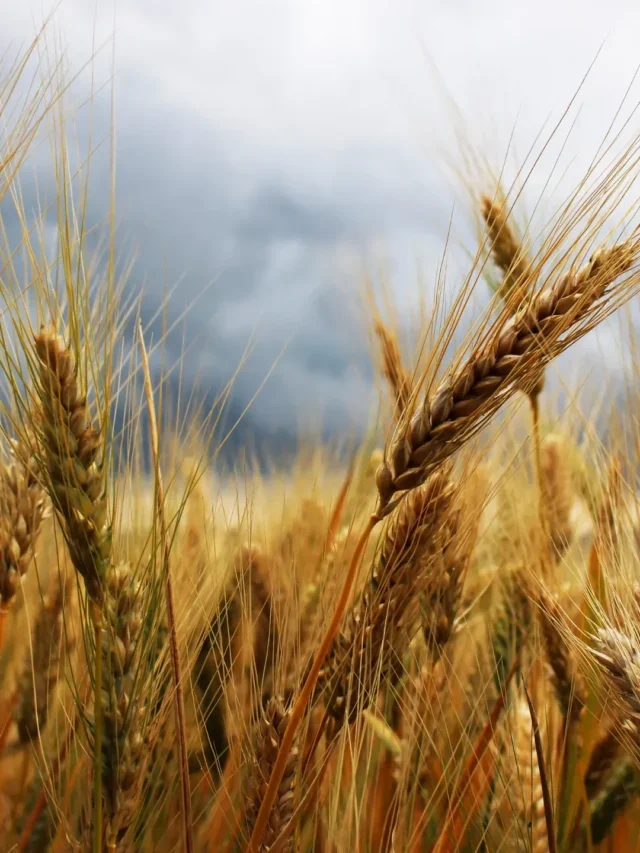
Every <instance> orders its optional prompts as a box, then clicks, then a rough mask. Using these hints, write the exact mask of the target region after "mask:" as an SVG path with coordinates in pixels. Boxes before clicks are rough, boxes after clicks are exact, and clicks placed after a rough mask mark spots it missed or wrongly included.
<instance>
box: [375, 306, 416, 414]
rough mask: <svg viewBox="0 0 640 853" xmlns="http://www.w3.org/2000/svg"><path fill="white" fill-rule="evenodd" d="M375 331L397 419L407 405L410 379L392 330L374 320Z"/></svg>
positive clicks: (383, 370) (409, 394) (383, 371)
mask: <svg viewBox="0 0 640 853" xmlns="http://www.w3.org/2000/svg"><path fill="white" fill-rule="evenodd" d="M375 331H376V335H377V337H378V342H379V344H380V353H381V355H382V373H383V375H384V377H385V379H386V380H387V382H388V384H389V388H390V389H391V393H392V394H393V399H394V402H395V416H396V418H398V419H399V418H400V417H402V415H403V413H404V412H405V411H406V409H407V406H408V405H409V398H410V396H411V379H410V377H409V375H408V374H407V372H406V371H405V369H404V367H403V365H402V356H401V355H400V347H399V346H398V341H397V340H396V337H395V335H394V334H393V332H392V331H391V330H390V329H389V328H387V326H385V324H384V323H383V322H382V321H381V320H376V322H375Z"/></svg>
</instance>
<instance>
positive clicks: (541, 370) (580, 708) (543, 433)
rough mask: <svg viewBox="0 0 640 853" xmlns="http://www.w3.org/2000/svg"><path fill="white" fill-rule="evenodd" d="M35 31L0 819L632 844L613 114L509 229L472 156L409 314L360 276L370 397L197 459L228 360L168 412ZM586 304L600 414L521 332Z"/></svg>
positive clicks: (626, 453)
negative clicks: (99, 234) (386, 310)
mask: <svg viewBox="0 0 640 853" xmlns="http://www.w3.org/2000/svg"><path fill="white" fill-rule="evenodd" d="M37 45H38V42H37V40H36V42H34V44H33V45H32V46H31V48H30V49H29V51H27V53H26V54H25V56H24V57H22V58H21V59H20V60H19V61H18V62H17V63H16V64H14V65H11V66H7V65H6V64H5V65H4V66H3V67H2V69H0V70H1V72H2V83H1V87H2V97H1V98H0V106H1V108H2V109H3V111H4V112H5V114H4V115H3V119H5V118H6V119H7V121H3V125H6V128H7V129H6V131H5V132H4V133H3V139H2V150H1V152H0V164H1V165H0V199H1V200H2V205H3V207H2V208H0V217H1V216H2V211H3V209H4V210H6V209H7V207H11V209H12V210H13V211H17V212H18V213H19V221H20V238H19V241H18V245H17V246H16V245H14V244H13V243H12V242H11V241H10V240H9V239H8V237H7V233H6V228H5V224H4V222H3V224H2V239H0V255H1V264H0V266H1V268H2V272H1V274H0V311H1V312H2V318H1V320H2V324H1V327H0V376H1V377H2V379H1V384H0V389H1V391H0V450H1V454H0V686H1V689H0V849H2V850H4V851H20V853H22V851H46V850H51V851H58V852H59V851H66V850H88V851H94V853H101V851H160V853H164V851H174V850H175V851H212V853H214V851H215V853H221V851H229V853H235V851H246V853H258V851H270V853H276V851H283V853H286V851H303V852H304V853H312V851H313V853H325V851H326V853H340V851H346V850H352V851H357V853H383V851H403V853H404V851H411V853H454V851H469V852H470V851H486V853H492V851H496V853H497V852H498V851H531V853H555V851H566V853H569V851H584V853H592V851H594V853H595V851H632V850H636V849H639V846H640V501H639V500H638V497H637V494H638V491H637V482H636V480H637V473H636V472H637V471H638V462H639V461H640V459H639V457H638V453H639V451H640V443H639V442H638V419H637V414H638V410H637V406H636V402H635V401H636V396H635V391H636V388H637V382H638V378H639V372H640V368H639V367H638V363H637V361H636V359H635V356H634V346H633V344H634V338H633V325H632V323H631V324H629V323H628V320H629V316H630V315H629V314H625V313H624V309H625V306H630V305H632V303H633V302H634V301H635V300H636V297H637V292H638V290H639V289H640V234H639V233H638V230H637V229H636V228H635V227H634V214H635V209H636V204H637V201H638V199H637V198H634V196H633V191H634V181H635V178H636V169H637V166H638V159H639V157H638V155H639V154H640V137H638V138H636V139H635V140H634V141H633V142H632V143H631V144H629V145H628V146H626V147H624V148H623V150H622V151H619V152H617V153H615V156H612V157H610V159H609V160H606V159H605V158H601V159H599V160H598V161H597V162H595V163H594V164H593V167H592V168H591V169H590V171H589V173H588V174H586V175H585V176H584V177H583V179H582V180H581V181H580V182H579V184H578V185H577V186H576V187H575V189H574V191H573V192H572V193H570V194H569V195H568V197H567V199H566V200H565V202H564V203H563V204H562V206H561V207H560V208H559V209H558V210H557V211H556V212H555V213H554V215H553V216H552V217H550V219H549V222H548V223H547V227H546V229H545V230H544V232H543V233H542V236H541V237H540V239H537V240H535V239H529V238H528V237H527V238H525V235H524V232H522V231H521V229H520V228H519V226H518V224H517V214H518V201H517V198H516V200H515V201H514V199H513V194H510V193H509V192H508V188H504V187H502V186H501V185H500V182H493V183H492V182H491V181H490V180H488V178H487V179H486V180H484V182H483V180H482V170H480V173H479V177H477V178H475V179H474V181H472V182H471V183H470V185H469V189H470V193H469V203H470V207H471V208H472V211H471V212H472V215H473V216H474V217H475V220H476V221H477V223H478V242H477V246H476V247H475V255H474V256H473V257H472V258H471V259H470V263H469V271H468V275H467V276H466V277H465V278H464V280H462V281H459V282H456V285H455V288H454V291H453V296H451V292H450V291H447V292H446V293H445V291H444V289H442V290H441V291H438V294H439V295H438V296H437V298H436V302H437V306H438V307H437V310H434V312H433V317H432V319H431V320H430V321H429V322H428V323H427V324H426V326H427V327H426V328H425V329H424V330H423V331H424V334H423V337H422V340H421V342H420V345H419V346H418V347H416V348H414V349H412V348H411V347H409V346H407V345H406V342H404V341H402V340H401V339H400V338H399V336H398V333H397V330H396V328H395V326H394V324H393V323H392V322H391V321H390V320H388V319H385V316H383V313H382V312H380V311H378V309H377V308H376V307H375V306H374V305H370V307H369V316H368V323H369V326H370V329H371V335H372V340H373V341H374V342H375V350H374V352H373V353H372V357H373V362H374V364H375V366H376V370H377V372H378V376H379V380H380V388H381V393H380V398H379V407H378V409H377V411H376V412H374V413H372V421H373V422H375V423H377V424H378V425H379V426H378V428H377V429H375V430H373V431H371V432H370V433H369V434H367V436H366V437H365V438H364V439H363V440H362V441H361V443H360V445H359V446H358V447H357V448H355V450H354V451H353V452H352V453H351V454H350V455H349V458H345V454H344V452H342V453H340V452H337V451H336V450H335V448H332V447H330V446H326V445H322V444H321V443H318V445H317V446H315V447H304V448H303V449H302V450H301V451H300V453H299V455H298V457H297V458H296V459H294V460H293V461H291V462H289V463H287V464H286V465H285V464H281V465H278V464H277V463H274V464H273V466H271V467H270V469H269V470H268V472H265V471H264V469H262V468H261V467H260V466H258V465H257V464H255V465H254V464H252V463H251V462H250V461H248V459H247V458H244V459H243V460H242V461H240V460H239V461H238V465H237V466H235V467H233V466H232V468H231V470H230V471H227V472H226V473H221V470H222V469H221V468H220V467H219V466H216V460H217V456H218V454H219V452H220V445H221V443H222V442H221V439H220V431H219V430H218V429H217V426H218V423H219V421H220V418H221V417H222V413H223V411H224V403H225V396H226V393H227V392H226V391H225V394H222V395H221V397H220V400H219V404H218V405H216V406H214V407H213V409H212V410H211V411H207V412H202V411H201V412H198V413H197V417H196V415H195V414H194V416H193V418H192V419H191V420H190V421H189V422H187V423H176V421H175V418H173V419H172V416H171V410H172V408H171V404H170V401H168V399H167V394H166V393H165V384H164V376H163V375H162V374H160V375H158V374H157V372H156V373H152V371H151V369H150V366H149V364H150V360H151V358H152V357H153V356H154V355H157V354H158V353H160V352H161V351H162V343H163V342H162V340H152V339H151V337H150V335H149V334H148V330H145V329H144V328H143V326H142V324H141V322H140V310H139V309H140V304H139V302H137V301H136V300H135V299H134V300H132V299H131V298H130V296H129V295H128V292H127V289H126V286H125V284H126V276H125V275H123V272H122V269H121V263H120V259H119V252H118V246H117V239H116V236H115V233H116V232H115V229H114V227H113V222H114V217H115V210H114V209H112V210H110V211H106V212H105V213H106V219H107V227H106V229H105V233H106V234H107V240H106V246H107V248H106V251H105V252H103V253H102V255H101V256H100V257H95V256H94V255H93V254H92V252H91V251H90V247H89V241H88V236H89V234H88V227H87V223H86V220H85V209H84V203H85V198H84V196H83V191H82V188H83V187H84V184H83V178H82V173H78V172H76V171H75V170H74V168H72V167H71V165H70V163H71V158H70V156H69V147H68V146H69V141H68V140H69V136H68V118H67V114H66V111H65V107H64V103H65V101H64V87H62V86H61V85H60V83H59V79H58V76H57V70H56V68H55V67H53V70H52V65H50V64H47V63H44V66H43V72H44V71H46V70H47V69H48V70H49V73H48V74H44V73H43V78H42V81H43V82H42V84H41V85H39V86H36V87H31V88H30V90H29V97H28V98H27V99H21V100H19V103H18V105H17V106H16V104H15V97H14V96H15V93H16V92H18V91H19V87H18V82H19V80H20V77H21V75H22V74H23V73H24V70H25V68H26V67H27V65H26V62H27V60H28V59H29V58H30V57H31V56H32V55H33V54H34V52H37V49H38V47H37ZM9 117H11V120H10V121H9ZM43 137H46V138H48V139H51V140H53V145H52V146H51V151H52V155H51V156H52V162H53V165H54V171H55V175H56V194H55V198H54V199H53V200H51V201H50V202H49V203H48V207H47V209H46V212H47V213H49V214H50V212H51V210H53V211H55V215H56V218H57V230H56V240H55V248H54V249H53V250H52V248H51V245H50V242H48V241H47V239H45V235H44V233H43V228H42V225H43V223H44V215H45V211H44V210H43V211H40V212H39V214H38V215H37V216H36V220H35V222H34V221H33V215H32V212H30V211H28V210H25V208H24V206H23V203H22V196H21V192H20V183H19V175H20V170H21V168H22V167H23V164H24V163H26V162H28V157H29V153H30V151H31V150H32V148H33V146H34V145H37V144H39V141H40V140H41V139H42V138H43ZM485 177H486V175H485ZM439 287H440V284H438V285H437V288H439ZM482 288H484V289H485V292H487V293H490V294H492V296H491V301H490V304H489V306H488V308H487V309H486V310H484V311H483V312H481V315H480V316H479V317H477V318H476V320H475V322H474V323H473V324H472V327H471V328H470V330H469V331H468V332H467V331H465V333H464V334H461V332H460V330H461V328H462V326H461V322H462V317H463V315H464V313H465V310H466V308H467V306H468V305H469V304H470V300H471V297H472V295H473V294H474V293H476V292H477V291H478V290H480V289H482ZM616 319H619V322H620V328H621V329H622V330H623V332H622V333H621V334H623V335H624V334H626V332H625V331H624V330H625V329H627V328H628V329H630V330H631V331H630V333H629V338H630V340H629V346H628V355H629V359H628V364H627V365H626V366H625V370H626V373H625V375H626V376H627V377H628V394H627V396H626V398H625V403H624V405H623V406H620V405H619V401H618V404H616V401H614V400H612V399H611V400H607V399H605V400H604V403H603V405H604V406H605V408H606V406H607V404H610V406H611V412H610V413H609V415H610V417H609V421H608V428H607V429H606V430H603V431H599V430H597V429H595V428H594V427H593V423H594V416H593V413H591V412H587V411H585V410H584V409H583V408H581V406H580V405H579V404H578V401H577V399H576V398H574V397H572V396H571V395H565V396H564V397H563V398H561V399H560V398H559V397H558V395H556V394H554V392H553V390H552V389H551V388H550V387H549V383H548V381H547V380H548V371H547V368H548V366H549V365H550V364H551V363H552V362H553V361H554V359H556V358H557V357H558V356H560V355H561V354H562V353H564V352H565V351H566V350H567V349H568V348H569V347H571V346H572V345H573V344H574V343H575V342H577V341H578V340H580V339H581V338H583V337H584V336H585V335H588V334H589V333H590V332H592V330H593V329H594V328H595V327H596V326H597V325H598V324H600V323H601V322H603V321H605V320H609V322H612V321H616ZM625 323H627V325H625ZM125 329H126V330H128V333H129V338H128V340H130V342H131V344H130V346H124V345H123V344H122V341H123V340H124V334H125V331H124V330H125ZM131 330H134V332H133V335H131V334H130V332H131ZM410 351H411V352H412V353H413V354H410ZM267 393H268V392H267ZM604 396H605V398H606V396H607V395H606V393H605V395H604Z"/></svg>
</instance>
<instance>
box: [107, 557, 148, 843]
mask: <svg viewBox="0 0 640 853" xmlns="http://www.w3.org/2000/svg"><path fill="white" fill-rule="evenodd" d="M104 605H105V606H104V620H103V625H104V628H103V632H104V636H103V640H102V654H103V661H102V696H101V702H102V718H103V726H104V734H103V738H102V774H103V792H104V797H105V804H106V809H105V815H104V817H105V827H104V831H105V835H106V840H107V849H108V850H115V849H116V845H117V842H118V839H119V838H120V837H121V836H122V835H124V833H125V832H126V830H127V828H128V827H129V825H130V823H131V821H132V819H133V817H134V816H135V812H136V804H137V795H138V791H139V786H140V779H141V777H142V771H143V761H144V754H145V742H144V735H143V733H144V725H145V718H146V713H147V705H146V701H145V698H144V696H145V692H146V690H148V685H146V684H144V683H143V679H142V678H141V671H140V641H141V631H142V624H143V612H142V601H141V590H140V587H139V584H138V583H137V581H136V580H135V578H134V576H133V573H132V570H131V567H130V566H129V565H128V564H126V563H122V564H121V565H119V566H116V567H115V568H114V569H113V570H112V571H111V573H110V575H109V580H108V583H107V587H106V594H105V600H104Z"/></svg>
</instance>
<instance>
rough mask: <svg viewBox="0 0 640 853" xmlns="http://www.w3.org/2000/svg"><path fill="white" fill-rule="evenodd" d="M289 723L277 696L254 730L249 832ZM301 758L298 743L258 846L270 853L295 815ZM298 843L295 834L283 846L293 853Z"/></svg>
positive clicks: (248, 795)
mask: <svg viewBox="0 0 640 853" xmlns="http://www.w3.org/2000/svg"><path fill="white" fill-rule="evenodd" d="M288 722H289V713H288V712H287V711H286V710H285V707H284V703H283V700H282V699H281V698H280V697H277V696H273V697H272V698H271V699H269V701H268V702H267V705H266V708H265V709H264V711H262V713H261V717H260V720H259V722H258V725H257V727H256V731H255V733H254V740H253V760H252V762H251V764H250V767H249V773H248V776H247V782H246V794H245V800H246V811H245V820H246V827H247V831H248V833H249V835H251V833H252V832H253V829H254V826H255V822H256V818H257V816H258V812H259V810H260V805H261V803H262V801H263V799H264V795H265V792H266V789H267V784H268V782H269V779H270V777H271V773H272V770H273V765H274V763H275V760H276V757H277V755H278V750H279V749H280V746H281V742H282V736H283V734H284V732H285V730H286V727H287V723H288ZM298 757H299V753H298V749H297V748H296V747H295V746H294V747H292V749H291V750H290V751H289V754H288V757H287V765H286V768H285V772H284V774H283V775H282V779H281V780H280V784H279V786H278V794H277V797H276V799H275V801H274V803H273V805H272V807H271V809H270V811H269V816H268V820H267V825H266V828H265V832H264V835H263V837H262V842H261V843H260V846H259V848H258V850H259V853H266V851H268V850H270V849H271V847H272V845H273V843H274V842H275V840H276V839H277V838H278V836H279V835H280V832H281V831H282V829H283V828H284V827H285V826H286V825H287V823H288V822H289V820H290V819H291V817H292V815H293V806H294V798H295V788H296V774H297V771H298ZM294 842H295V836H293V835H290V836H289V838H288V839H287V841H286V842H285V843H284V846H283V847H281V848H280V849H281V850H282V851H283V853H293V850H294Z"/></svg>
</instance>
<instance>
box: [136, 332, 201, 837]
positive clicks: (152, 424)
mask: <svg viewBox="0 0 640 853" xmlns="http://www.w3.org/2000/svg"><path fill="white" fill-rule="evenodd" d="M138 337H139V340H140V351H141V353H142V367H143V374H144V390H145V395H146V398H147V409H148V414H149V433H150V437H151V453H152V455H153V465H154V468H155V475H156V499H157V505H158V520H159V522H160V536H161V538H162V548H163V569H164V581H165V598H166V605H167V621H168V628H169V648H170V652H171V666H172V670H173V684H174V706H175V715H176V728H177V735H178V771H179V774H180V793H181V801H182V835H183V845H184V850H185V853H193V851H194V846H193V823H192V818H191V791H190V787H189V757H188V755H187V726H186V721H185V713H184V695H183V691H182V672H181V665H180V652H179V649H178V635H177V630H176V612H175V603H174V598H173V583H172V580H171V561H170V542H169V536H168V532H167V522H166V518H165V513H164V486H163V483H162V473H161V471H160V457H159V452H158V448H159V439H158V425H157V422H156V410H155V404H154V401H153V388H152V385H151V373H150V371H149V358H148V356H147V349H146V347H145V344H144V336H143V334H142V323H141V322H139V323H138Z"/></svg>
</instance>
